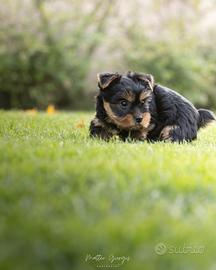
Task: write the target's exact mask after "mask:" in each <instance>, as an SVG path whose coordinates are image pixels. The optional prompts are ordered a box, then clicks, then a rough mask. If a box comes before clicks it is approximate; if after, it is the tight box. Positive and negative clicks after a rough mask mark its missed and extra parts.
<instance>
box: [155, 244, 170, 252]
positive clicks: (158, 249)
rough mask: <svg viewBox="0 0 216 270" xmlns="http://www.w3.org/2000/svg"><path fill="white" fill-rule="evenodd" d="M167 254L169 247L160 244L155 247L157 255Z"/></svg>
mask: <svg viewBox="0 0 216 270" xmlns="http://www.w3.org/2000/svg"><path fill="white" fill-rule="evenodd" d="M166 252H167V247H166V245H165V244H164V243H158V244H157V245H156V246H155V253H156V254H157V255H164V254H165V253H166Z"/></svg>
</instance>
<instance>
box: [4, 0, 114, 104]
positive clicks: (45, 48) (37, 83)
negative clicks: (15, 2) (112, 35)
mask: <svg viewBox="0 0 216 270" xmlns="http://www.w3.org/2000/svg"><path fill="white" fill-rule="evenodd" d="M27 2H28V3H29V4H30V8H29V9H27V8H25V10H28V11H29V12H30V14H36V17H34V18H29V20H28V21H27V25H25V24H23V25H22V23H23V22H22V16H23V15H24V14H16V17H15V18H13V19H14V21H13V22H12V25H11V22H10V20H7V18H6V17H4V16H1V20H2V21H4V22H5V21H6V23H5V25H3V26H4V29H3V28H2V31H1V34H0V42H1V45H0V85H1V87H0V100H1V101H0V106H1V107H5V108H11V107H15V108H28V107H39V108H44V107H46V106H47V105H48V104H49V103H53V104H56V105H57V106H58V107H62V108H63V107H64V108H77V107H79V106H86V101H87V100H88V96H87V95H88V92H85V78H86V76H87V74H88V71H89V65H90V62H91V56H92V55H93V53H94V51H95V48H96V47H97V45H98V44H99V43H100V40H101V36H102V32H103V29H104V27H105V23H106V20H104V16H105V14H109V12H110V11H111V7H112V1H110V0H108V1H103V2H102V1H94V3H93V5H92V6H91V9H90V11H88V10H87V12H86V11H85V13H86V14H85V16H83V17H82V16H80V17H78V16H79V15H80V14H79V13H80V12H79V10H80V9H81V8H82V6H84V5H85V2H86V1H84V2H83V3H82V4H79V3H74V4H73V5H72V2H71V1H68V4H69V6H70V7H71V6H72V8H73V9H74V10H73V16H74V17H73V16H72V15H71V14H68V13H69V12H68V13H67V10H64V11H63V12H60V13H59V14H57V13H56V12H55V14H53V13H52V9H51V7H50V6H49V4H50V3H51V1H50V3H49V1H42V0H34V1H27ZM24 3H25V1H22V5H24ZM5 5H6V3H5ZM22 5H21V7H22ZM21 7H20V8H21ZM14 8H15V9H19V7H18V6H14ZM83 12H84V11H83ZM2 13H3V12H2ZM2 13H1V15H3V14H2ZM62 13H63V15H64V16H63V17H62ZM19 15H20V16H21V19H20V18H19ZM11 16H12V15H11ZM80 18H81V19H80ZM67 23H68V24H70V27H69V30H68V29H67ZM31 24H32V25H31ZM18 28H20V29H19V30H20V31H19V30H18Z"/></svg>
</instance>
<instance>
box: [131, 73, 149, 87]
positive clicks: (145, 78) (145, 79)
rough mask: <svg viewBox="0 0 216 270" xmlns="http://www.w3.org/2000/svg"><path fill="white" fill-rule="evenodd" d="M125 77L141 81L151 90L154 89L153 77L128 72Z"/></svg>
mask: <svg viewBox="0 0 216 270" xmlns="http://www.w3.org/2000/svg"><path fill="white" fill-rule="evenodd" d="M127 76H128V77H129V78H131V79H134V80H137V81H142V82H144V83H145V84H148V85H149V86H150V88H151V89H153V87H154V77H153V76H152V75H151V74H145V73H136V72H131V71H128V73H127Z"/></svg>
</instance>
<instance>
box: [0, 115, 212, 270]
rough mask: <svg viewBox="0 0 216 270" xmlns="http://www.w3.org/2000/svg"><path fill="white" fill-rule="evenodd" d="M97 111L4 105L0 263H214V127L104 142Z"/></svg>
mask: <svg viewBox="0 0 216 270" xmlns="http://www.w3.org/2000/svg"><path fill="white" fill-rule="evenodd" d="M92 116H93V113H82V112H80V113H77V112H76V113H55V114H45V113H37V112H34V111H32V112H25V113H24V112H4V111H0V269H3V270H9V269H10V270H11V269H13V270H30V269H31V270H36V269H38V270H48V269H52V270H53V269H54V270H57V269H64V270H67V269H70V270H71V269H75V270H90V269H110V268H115V269H133V270H136V269H147V270H153V269H164V270H168V269H175V270H178V269H182V270H193V269H196V270H197V269H202V270H203V269H206V270H214V269H216V262H215V253H216V233H215V220H216V171H215V168H216V126H210V127H208V128H207V129H204V130H202V131H201V132H200V133H199V137H198V140H197V141H195V142H193V143H190V144H181V145H179V144H171V143H166V144H165V143H155V144H148V143H147V142H145V143H141V142H139V143H135V142H127V143H123V142H121V141H119V140H118V139H115V140H113V141H111V142H109V143H107V142H103V141H100V140H93V139H90V138H89V136H88V125H89V121H90V119H91V117H92ZM105 266H107V267H105Z"/></svg>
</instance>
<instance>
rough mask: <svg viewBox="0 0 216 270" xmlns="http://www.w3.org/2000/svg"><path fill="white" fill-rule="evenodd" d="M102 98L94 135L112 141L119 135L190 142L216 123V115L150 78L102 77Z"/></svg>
mask: <svg viewBox="0 0 216 270" xmlns="http://www.w3.org/2000/svg"><path fill="white" fill-rule="evenodd" d="M98 87H99V94H98V96H97V102H96V116H95V118H94V119H93V120H92V121H91V124H90V135H91V136H93V137H98V138H101V139H104V140H109V139H110V138H111V137H113V136H114V135H118V136H119V137H120V138H121V139H122V140H126V139H128V138H131V139H134V140H145V139H146V140H148V141H171V142H184V141H187V142H190V141H192V140H194V139H196V138H197V131H198V130H199V128H201V127H205V126H206V125H207V124H208V123H210V122H212V121H215V120H216V118H215V115H214V114H213V112H211V111H209V110H205V109H199V110H197V109H196V108H195V107H194V106H193V104H192V103H191V102H189V101H188V100H187V99H186V98H184V97H183V96H181V95H180V94H178V93H177V92H175V91H173V90H171V89H169V88H167V87H164V86H161V85H157V84H155V83H154V78H153V76H152V75H150V74H143V73H134V72H128V73H127V74H126V75H120V74H118V73H101V74H98Z"/></svg>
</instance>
